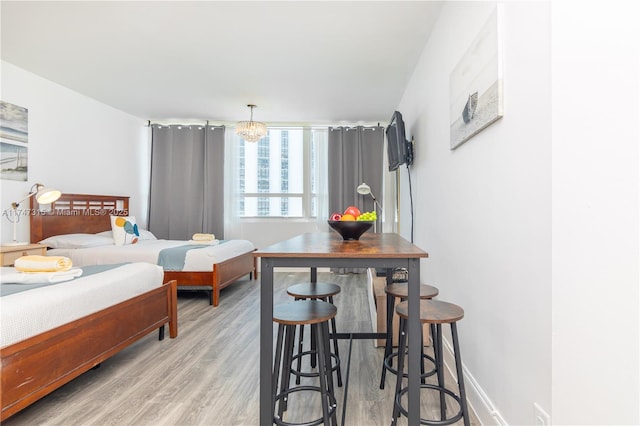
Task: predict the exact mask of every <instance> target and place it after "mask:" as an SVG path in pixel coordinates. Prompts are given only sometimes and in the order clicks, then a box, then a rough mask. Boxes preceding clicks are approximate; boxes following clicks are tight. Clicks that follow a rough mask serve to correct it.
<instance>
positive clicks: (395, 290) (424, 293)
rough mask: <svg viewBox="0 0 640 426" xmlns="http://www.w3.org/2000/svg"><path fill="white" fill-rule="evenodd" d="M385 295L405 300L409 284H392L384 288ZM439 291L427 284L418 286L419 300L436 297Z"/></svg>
mask: <svg viewBox="0 0 640 426" xmlns="http://www.w3.org/2000/svg"><path fill="white" fill-rule="evenodd" d="M384 291H385V293H387V294H390V295H391V296H393V297H400V298H402V299H406V298H407V297H409V284H407V283H394V284H389V285H388V286H385V288H384ZM439 292H440V290H438V289H437V288H436V287H434V286H431V285H428V284H420V299H432V298H434V297H436V296H437V295H438V293H439Z"/></svg>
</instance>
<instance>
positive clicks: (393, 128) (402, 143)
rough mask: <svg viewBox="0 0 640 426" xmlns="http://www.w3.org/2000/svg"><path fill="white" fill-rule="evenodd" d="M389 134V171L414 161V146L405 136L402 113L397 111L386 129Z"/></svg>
mask: <svg viewBox="0 0 640 426" xmlns="http://www.w3.org/2000/svg"><path fill="white" fill-rule="evenodd" d="M385 133H386V135H387V159H388V161H389V171H390V172H393V171H394V170H396V169H397V168H398V167H400V166H401V165H403V164H406V165H407V166H410V165H411V163H413V146H412V144H411V142H409V141H408V140H407V138H406V136H405V129H404V121H403V120H402V114H401V113H400V112H399V111H395V112H394V113H393V116H392V117H391V121H390V122H389V125H388V126H387V129H386V131H385Z"/></svg>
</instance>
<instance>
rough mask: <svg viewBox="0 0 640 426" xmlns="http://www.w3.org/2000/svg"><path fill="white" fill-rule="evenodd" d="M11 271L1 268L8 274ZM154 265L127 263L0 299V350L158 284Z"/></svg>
mask: <svg viewBox="0 0 640 426" xmlns="http://www.w3.org/2000/svg"><path fill="white" fill-rule="evenodd" d="M11 270H13V268H2V271H9V272H11ZM0 273H1V272H0ZM163 276H164V272H163V271H162V268H161V267H160V266H158V265H151V264H149V263H130V264H126V265H121V266H119V267H117V268H114V269H110V270H108V271H105V272H100V273H96V274H93V275H89V276H86V277H79V278H75V279H73V280H71V281H66V282H63V283H60V284H55V285H51V286H47V287H42V288H38V289H33V290H28V291H23V292H20V293H15V294H11V295H8V296H3V297H0V347H5V346H7V345H10V344H12V343H16V342H19V341H21V340H24V339H27V338H29V337H32V336H35V335H36V334H39V333H42V332H44V331H47V330H51V329H52V328H55V327H58V326H60V325H63V324H66V323H68V322H71V321H74V320H76V319H78V318H82V317H84V316H86V315H89V314H91V313H94V312H97V311H99V310H101V309H104V308H107V307H109V306H112V305H115V304H117V303H120V302H123V301H125V300H127V299H130V298H132V297H135V296H137V295H139V294H142V293H144V292H146V291H149V290H151V289H153V288H155V287H159V286H160V285H162V279H163Z"/></svg>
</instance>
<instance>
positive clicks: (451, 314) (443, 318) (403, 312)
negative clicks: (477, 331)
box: [396, 300, 464, 324]
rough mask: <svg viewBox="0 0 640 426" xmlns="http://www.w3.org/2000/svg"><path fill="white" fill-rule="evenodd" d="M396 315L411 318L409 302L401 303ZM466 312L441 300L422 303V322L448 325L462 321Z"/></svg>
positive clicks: (422, 301)
mask: <svg viewBox="0 0 640 426" xmlns="http://www.w3.org/2000/svg"><path fill="white" fill-rule="evenodd" d="M396 313H397V314H398V315H399V316H400V318H404V319H408V318H409V302H406V301H405V302H400V303H398V305H397V306H396ZM463 317H464V310H463V309H462V308H461V307H460V306H458V305H454V304H453V303H448V302H442V301H440V300H421V301H420V322H421V323H429V324H448V323H452V322H456V321H459V320H461V319H462V318H463Z"/></svg>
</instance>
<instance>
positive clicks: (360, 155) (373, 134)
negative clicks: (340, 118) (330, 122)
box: [328, 126, 384, 230]
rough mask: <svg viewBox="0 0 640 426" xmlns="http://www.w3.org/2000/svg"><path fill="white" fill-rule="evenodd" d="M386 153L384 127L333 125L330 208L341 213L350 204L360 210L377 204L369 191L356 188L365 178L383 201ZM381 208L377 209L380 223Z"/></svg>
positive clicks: (330, 138)
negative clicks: (364, 191)
mask: <svg viewBox="0 0 640 426" xmlns="http://www.w3.org/2000/svg"><path fill="white" fill-rule="evenodd" d="M383 155H384V128H383V127H379V126H378V127H362V126H358V127H332V128H330V129H329V142H328V156H329V158H328V167H329V173H328V174H329V176H328V184H329V212H330V213H333V212H337V213H342V212H343V211H344V209H345V208H347V207H348V206H351V205H353V206H356V207H358V208H359V209H360V210H361V211H372V210H375V209H376V207H375V206H374V203H373V198H371V196H370V195H366V196H363V195H360V194H358V193H357V192H356V188H357V187H358V185H360V184H361V183H363V182H366V183H367V184H368V185H369V186H370V187H371V192H372V193H373V195H375V197H376V199H377V200H378V202H379V203H380V205H382V204H383V199H382V173H383V169H382V167H383V166H382V160H383ZM381 219H382V212H381V211H379V210H378V226H377V229H378V230H380V229H381V228H382V227H381V226H380V220H381Z"/></svg>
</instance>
